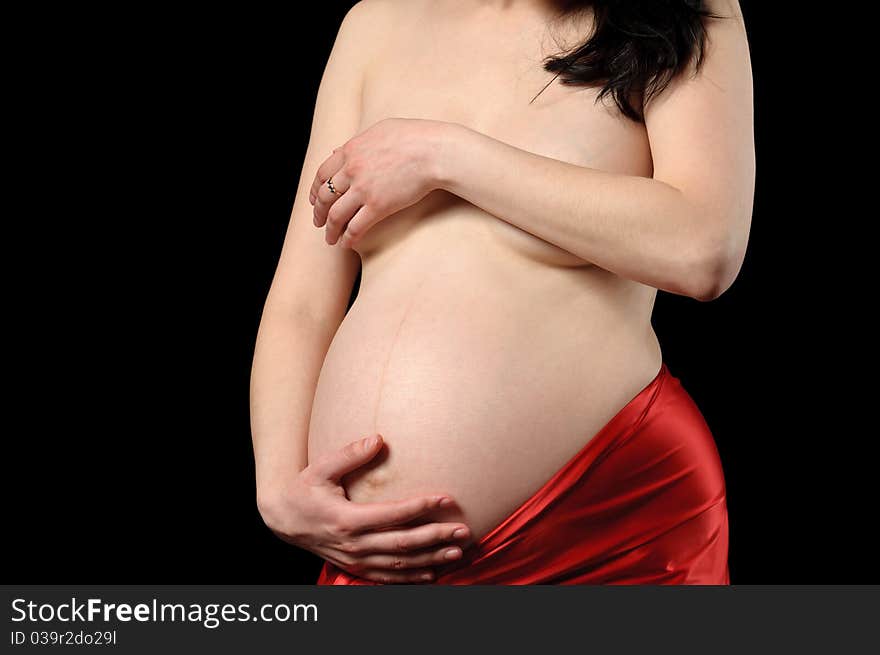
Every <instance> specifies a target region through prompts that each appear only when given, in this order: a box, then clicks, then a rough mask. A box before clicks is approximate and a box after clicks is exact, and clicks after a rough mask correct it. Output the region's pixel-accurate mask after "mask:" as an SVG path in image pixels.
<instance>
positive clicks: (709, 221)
mask: <svg viewBox="0 0 880 655" xmlns="http://www.w3.org/2000/svg"><path fill="white" fill-rule="evenodd" d="M710 8H711V9H712V10H713V11H714V12H715V13H718V14H721V15H724V16H730V17H729V18H724V19H710V20H709V22H708V24H707V32H708V44H707V51H706V57H705V60H704V63H703V68H702V70H701V72H700V73H699V75H698V76H696V77H690V76H688V75H681V76H679V77H678V78H676V80H674V81H673V83H672V84H670V86H669V87H668V88H667V89H666V90H665V91H664V92H663V93H662V94H661V95H659V96H658V97H656V98H655V99H654V100H653V101H652V102H650V103H649V104H648V106H647V107H646V109H645V123H646V127H647V132H648V137H649V139H650V144H651V153H652V156H653V160H654V175H653V179H649V178H644V177H636V176H630V175H620V174H613V173H607V172H603V171H599V170H593V169H589V168H584V167H581V166H576V165H573V164H569V163H566V162H561V161H558V160H556V159H551V158H548V157H543V156H540V155H537V154H534V153H530V152H527V151H525V150H521V149H519V148H516V147H514V146H511V145H509V144H506V143H503V142H501V141H498V140H496V139H493V138H491V137H489V136H486V135H484V134H481V133H479V132H476V131H474V130H471V129H469V128H467V127H464V126H461V125H455V124H445V127H442V128H441V129H440V130H439V132H440V134H439V136H437V137H436V138H437V139H438V141H437V143H438V144H440V149H439V152H440V153H441V154H440V155H439V156H440V160H439V165H438V166H437V167H436V168H435V170H437V171H438V173H437V174H438V175H439V178H440V179H439V180H438V182H437V184H438V186H439V187H440V188H443V189H446V190H448V191H450V192H451V193H454V194H456V195H458V196H460V197H462V198H464V199H465V200H468V201H469V202H471V203H473V204H474V205H477V206H478V207H480V208H482V209H484V210H485V211H487V212H489V213H491V214H493V215H495V216H497V217H499V218H501V219H503V220H505V221H507V222H509V223H511V224H513V225H515V226H517V227H519V228H521V229H523V230H526V231H528V232H530V233H532V234H534V235H535V236H538V237H540V238H542V239H544V240H546V241H549V242H550V243H553V244H555V245H557V246H559V247H560V248H563V249H565V250H568V251H569V252H572V253H574V254H576V255H578V256H579V257H581V258H582V259H584V260H586V261H589V262H592V263H594V264H596V265H598V266H601V267H602V268H605V269H607V270H609V271H611V272H613V273H616V274H618V275H620V276H622V277H625V278H629V279H633V280H637V281H639V282H643V283H644V284H647V285H650V286H652V287H657V288H659V289H664V290H666V291H670V292H672V293H677V294H683V295H687V296H691V297H694V298H698V299H700V300H711V299H713V298H716V297H717V296H719V295H720V294H721V293H723V292H724V291H725V290H726V289H727V288H728V287H729V286H730V285H731V284H732V282H733V280H734V279H735V278H736V276H737V274H738V273H739V269H740V267H741V265H742V261H743V258H744V256H745V249H746V243H747V241H748V233H749V227H750V223H751V214H752V200H753V195H754V179H755V155H754V136H753V121H752V79H751V68H750V63H749V51H748V43H747V40H746V33H745V28H744V25H743V23H742V20H741V17H740V14H739V8H738V5H737V3H736V2H732V3H726V2H715V3H712V6H710ZM435 152H437V151H436V150H435Z"/></svg>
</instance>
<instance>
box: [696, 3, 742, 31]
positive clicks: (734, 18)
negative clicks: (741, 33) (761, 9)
mask: <svg viewBox="0 0 880 655" xmlns="http://www.w3.org/2000/svg"><path fill="white" fill-rule="evenodd" d="M703 7H704V8H705V9H707V10H708V11H709V12H710V13H711V14H714V15H715V16H718V17H720V18H722V19H723V23H726V24H728V25H730V26H735V27H736V28H738V29H741V30H744V29H745V22H744V20H743V13H742V8H741V7H740V5H739V2H738V1H737V0H704V2H703Z"/></svg>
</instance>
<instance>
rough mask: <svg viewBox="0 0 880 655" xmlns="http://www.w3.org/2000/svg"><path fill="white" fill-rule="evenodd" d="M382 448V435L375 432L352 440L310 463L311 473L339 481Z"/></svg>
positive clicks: (332, 480)
mask: <svg viewBox="0 0 880 655" xmlns="http://www.w3.org/2000/svg"><path fill="white" fill-rule="evenodd" d="M381 448H382V435H381V434H374V435H371V436H369V437H366V438H364V439H358V440H356V441H352V442H350V443H348V444H346V445H345V446H343V447H342V448H340V449H339V450H335V451H332V452H330V453H327V454H326V455H324V456H322V457H320V458H318V459H317V460H316V461H315V462H314V463H313V464H309V466H308V469H309V472H310V474H312V475H315V476H317V477H318V478H319V479H321V480H326V481H329V482H337V481H338V480H339V478H341V477H342V476H343V475H345V474H346V473H349V472H350V471H353V470H355V469H356V468H358V467H359V466H363V465H364V464H366V463H367V462H369V461H370V460H371V459H373V457H375V456H376V453H378V452H379V450H381Z"/></svg>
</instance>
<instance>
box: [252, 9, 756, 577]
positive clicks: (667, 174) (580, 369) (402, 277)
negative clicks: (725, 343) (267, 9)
mask: <svg viewBox="0 0 880 655" xmlns="http://www.w3.org/2000/svg"><path fill="white" fill-rule="evenodd" d="M550 5H552V3H542V2H523V3H501V4H499V3H494V2H480V3H470V2H454V1H450V2H433V3H428V2H425V3H422V2H409V3H396V2H388V1H382V0H376V1H370V2H361V3H358V4H357V5H356V6H355V7H354V8H353V9H352V11H351V12H349V15H348V16H346V20H345V21H344V22H343V25H342V27H341V28H340V33H339V35H338V36H337V41H336V44H335V45H334V50H333V53H332V54H331V57H330V59H329V61H328V64H327V69H326V70H325V75H324V79H323V80H322V84H321V88H320V90H319V93H318V99H317V103H316V109H315V118H314V121H313V125H312V136H311V140H310V143H309V149H308V151H307V154H306V160H305V162H304V165H303V173H302V176H301V178H300V185H299V188H298V193H297V196H296V200H295V203H294V208H293V214H292V218H291V227H290V228H289V230H288V235H287V238H286V239H285V244H284V247H283V249H282V254H281V257H280V261H279V266H278V269H277V271H276V276H275V279H274V280H273V284H272V288H271V290H270V293H269V297H268V298H267V303H266V307H265V309H264V314H263V320H262V322H261V326H260V333H259V335H258V340H257V348H256V352H255V358H254V372H253V376H252V395H251V398H252V428H253V435H254V449H255V460H256V465H257V486H258V489H257V496H258V505H259V507H260V510H261V513H262V514H263V517H264V519H265V520H266V522H267V524H269V526H270V528H272V529H273V530H274V531H275V532H276V533H277V534H279V536H281V537H282V538H283V539H285V540H287V541H289V542H290V543H293V544H295V545H298V546H300V547H303V548H306V549H308V550H311V551H312V552H315V553H317V554H319V555H321V556H322V557H325V558H326V559H328V560H330V561H333V562H334V563H335V564H337V566H340V567H341V568H343V569H345V570H348V571H350V572H353V573H355V574H356V575H362V576H363V577H366V578H368V579H372V580H375V581H379V582H414V581H417V580H420V579H421V576H422V575H424V574H425V573H428V572H429V571H430V570H431V567H430V566H426V565H427V564H429V563H431V562H433V563H434V564H437V563H440V562H441V561H443V560H442V558H443V556H444V555H443V553H444V552H445V550H446V549H447V548H448V547H449V546H450V545H452V544H453V541H454V540H453V538H452V531H453V529H454V528H455V527H467V529H468V533H469V535H470V536H469V537H468V536H466V537H464V538H463V539H460V540H459V541H458V542H457V543H458V546H456V547H455V548H454V549H453V550H454V552H455V553H456V555H457V556H460V550H461V548H462V547H467V545H468V544H469V543H470V542H471V541H472V540H476V539H479V538H480V537H481V536H483V535H485V534H486V533H487V532H488V531H489V530H490V529H491V528H492V527H493V526H495V525H497V524H498V522H499V521H500V520H501V519H502V518H503V517H504V516H506V515H507V514H508V513H509V512H510V511H511V510H512V509H514V508H515V507H516V505H517V504H518V503H519V502H521V501H522V500H524V499H525V498H527V497H528V496H529V495H530V494H531V493H532V492H534V491H535V489H536V488H537V487H538V486H539V485H540V483H541V482H543V481H544V480H546V479H547V478H548V477H549V476H550V475H551V474H552V473H553V472H555V471H556V470H557V469H558V468H559V466H560V465H561V464H562V463H563V462H565V461H566V460H567V459H568V458H569V457H570V456H571V455H572V454H573V453H574V452H575V451H576V450H577V449H578V448H579V447H580V446H581V445H583V442H584V438H585V435H587V436H588V435H590V434H594V433H595V432H596V431H597V430H598V429H599V428H600V427H601V426H602V425H603V424H604V423H605V422H606V421H607V420H608V419H610V418H611V416H613V414H614V413H615V411H616V410H617V409H618V408H620V407H621V406H622V405H623V404H624V403H625V402H626V401H627V400H629V399H630V398H631V397H632V396H633V395H635V393H636V392H637V391H638V390H640V389H641V388H642V387H643V386H644V385H645V384H646V383H647V382H648V381H650V379H651V378H652V377H653V375H654V373H655V372H656V367H657V365H658V363H659V361H660V353H659V347H658V345H657V343H656V338H655V336H654V335H653V332H652V330H651V329H650V310H651V307H652V304H653V293H654V290H655V289H664V290H666V291H669V292H671V293H678V294H682V295H687V296H689V297H692V298H695V299H698V300H710V299H713V298H716V297H718V296H719V295H720V294H721V293H723V292H724V290H725V289H727V288H728V287H729V286H730V284H731V283H732V282H733V280H734V279H735V277H736V275H737V273H738V271H739V268H740V266H741V264H742V259H743V256H744V252H745V246H746V242H747V239H748V230H749V224H750V219H751V199H752V195H753V188H754V150H753V136H752V127H751V125H752V114H751V74H750V69H749V65H748V49H747V43H746V40H745V33H744V29H743V26H742V23H741V21H740V20H739V19H738V18H733V19H729V20H727V21H712V22H711V23H710V26H709V35H710V49H709V52H708V54H707V58H706V61H705V64H704V68H703V71H702V73H701V74H700V75H699V76H697V77H695V78H691V77H689V76H682V77H681V78H679V79H677V80H676V81H675V82H674V83H673V85H672V86H671V87H670V88H669V89H667V91H665V92H664V94H663V95H661V96H660V97H658V98H657V99H655V100H654V101H653V102H652V103H650V104H649V105H648V107H647V108H646V110H645V115H646V121H645V125H636V124H632V123H629V122H627V120H626V119H625V118H622V117H619V116H615V115H613V112H609V111H606V110H603V109H602V107H601V106H595V105H594V103H592V101H591V97H590V96H589V93H585V92H580V93H578V94H575V93H574V92H573V91H568V90H565V89H561V88H560V87H559V86H558V85H557V86H553V87H550V88H548V90H547V91H545V93H544V94H543V97H542V98H540V99H539V101H536V103H535V107H534V108H530V109H524V108H523V107H524V106H525V105H526V104H527V103H528V99H529V98H531V97H532V96H533V95H534V90H533V88H534V87H537V88H540V87H541V86H543V82H546V79H547V76H546V75H544V76H542V72H541V71H540V68H538V69H537V70H535V67H534V66H533V65H532V64H533V62H534V61H536V60H537V56H536V53H535V52H534V51H529V50H528V49H529V48H532V47H533V44H534V43H536V42H537V38H536V37H537V35H538V31H537V27H536V26H542V25H543V24H544V23H545V22H546V19H547V11H548V7H549V6H550ZM710 8H711V9H713V10H715V11H716V12H717V13H721V14H725V15H731V16H738V15H739V10H738V6H737V5H736V4H735V3H729V4H726V3H712V4H711V5H710ZM426 16H430V17H431V18H432V19H435V20H431V21H427V20H426ZM428 24H430V25H432V29H434V30H435V32H434V33H430V32H429V33H422V32H420V31H419V30H420V29H422V27H420V26H424V25H428ZM434 34H436V35H437V38H436V40H432V37H433V36H434ZM487 34H488V35H492V36H494V37H495V40H492V39H490V38H489V37H487V36H485V35H487ZM582 34H583V30H582V28H581V27H578V26H575V27H573V29H572V35H573V36H574V37H577V36H578V35H581V36H582ZM400 35H404V36H400ZM520 35H524V36H520ZM459 36H460V38H461V42H456V41H455V39H456V38H459ZM533 37H534V38H533ZM408 38H409V39H411V40H407V39H408ZM520 38H521V39H522V41H517V39H520ZM481 39H485V40H486V43H483V42H482V41H481ZM370 44H372V45H370ZM377 44H379V45H377ZM432 47H434V48H435V50H432ZM443 48H446V49H445V50H444V49H443ZM467 48H473V49H474V51H473V52H470V51H466V49H467ZM504 48H509V50H508V51H505V50H504ZM365 49H366V51H365ZM458 53H461V54H460V55H458ZM522 53H528V55H529V56H530V59H529V60H528V61H526V62H525V63H523V61H521V60H519V59H517V57H519V56H520V55H521V54H522ZM418 57H422V58H423V59H422V60H418ZM400 60H402V61H404V62H407V63H408V64H407V68H406V69H402V70H401V71H398V70H397V69H396V68H395V62H397V61H400ZM438 60H442V61H444V63H445V65H446V66H447V67H448V70H449V71H450V75H449V78H444V77H442V74H443V71H436V72H434V71H432V73H433V74H434V75H435V77H434V78H430V79H429V80H428V79H426V81H425V82H424V83H423V84H419V83H417V82H412V81H404V82H401V79H403V77H404V75H403V74H402V73H405V72H406V71H408V70H431V69H430V68H429V67H430V65H431V63H432V62H436V61H438ZM515 64H522V65H520V66H519V67H515ZM420 65H423V66H421V67H420ZM523 70H526V71H528V73H527V74H523V73H522V71H523ZM471 79H474V80H481V81H482V80H499V85H500V86H499V88H498V89H495V88H483V87H481V86H475V87H467V84H468V83H469V81H470V80H471ZM511 80H515V81H516V84H513V85H512V84H511V83H510V81H511ZM520 82H522V86H523V87H524V89H523V90H522V91H520V90H519V89H518V87H517V84H519V83H520ZM444 85H448V86H444ZM464 87H467V88H464ZM525 91H531V92H529V93H525ZM504 94H509V95H504ZM484 96H485V97H484ZM450 99H451V100H450ZM458 99H463V102H461V103H457V102H456V101H457V100H458ZM464 100H466V101H467V102H464ZM506 107H510V108H511V109H509V110H507V109H505V108H506ZM502 111H506V113H505V114H503V118H502V113H501V112H502ZM533 125H537V126H538V127H537V128H533V127H532V126H533ZM331 176H332V179H333V183H334V186H335V188H336V190H337V192H338V193H336V194H333V193H331V192H330V191H329V189H328V187H327V185H326V180H327V179H328V178H330V177H331ZM310 205H311V206H310ZM307 217H308V219H307ZM309 219H310V220H309ZM423 226H424V229H423ZM444 253H453V256H450V257H448V258H446V257H444ZM361 266H362V271H363V279H362V282H361V290H360V293H359V295H358V299H357V301H356V303H355V306H353V307H352V309H351V311H350V312H348V314H346V311H345V309H346V304H347V300H348V297H349V295H350V292H351V289H352V285H353V279H354V276H355V274H356V272H357V270H358V268H359V267H361ZM502 281H503V282H502ZM502 284H503V285H508V286H509V287H510V288H512V289H516V290H517V293H516V294H507V295H502V296H499V294H498V289H499V288H500V286H501V285H502ZM464 291H467V293H464ZM446 308H448V309H446ZM450 316H453V317H454V318H453V319H450ZM343 319H344V321H343ZM451 320H452V321H453V322H450V321H451ZM439 321H445V323H444V325H445V328H444V331H443V332H441V333H440V334H443V335H445V338H446V341H444V340H437V338H436V335H437V334H438V333H437V331H436V326H437V325H439V324H441V323H439ZM484 337H485V338H484ZM450 344H454V345H455V347H456V348H457V350H451V349H450ZM512 352H514V353H516V355H515V356H514V357H513V358H512V357H511V353H512ZM426 358H427V359H426ZM575 358H577V360H576V361H583V362H589V366H588V367H584V366H583V365H580V366H575V367H572V366H571V362H572V361H575ZM461 362H464V363H465V364H466V366H465V367H464V368H462V367H461V366H460V363H461ZM542 371H555V372H556V373H555V374H554V375H552V376H549V377H547V374H546V373H542ZM377 372H378V374H377ZM501 373H504V375H503V376H502V377H499V375H501ZM542 375H543V376H544V377H542ZM524 378H528V379H531V380H532V381H533V382H534V385H535V388H537V389H541V390H542V395H541V398H542V401H541V402H542V404H541V405H540V406H538V405H536V400H535V394H534V392H533V391H532V392H529V387H528V385H522V384H519V383H517V382H516V381H517V380H521V379H524ZM510 380H513V381H514V382H510ZM453 388H457V389H458V391H457V392H455V393H452V391H451V390H452V389H453ZM413 389H418V390H423V391H422V393H423V401H422V402H420V404H419V405H418V411H417V412H412V409H411V408H412V405H411V400H412V390H413ZM523 390H525V391H523ZM432 393H433V395H434V397H435V398H436V401H430V402H429V399H430V398H431V394H432ZM487 394H488V395H487ZM519 394H522V395H519ZM499 399H501V400H503V401H504V403H505V404H504V405H503V409H502V407H501V406H499V407H498V410H497V411H496V412H495V413H493V412H489V411H487V410H486V407H487V406H489V407H495V406H496V405H497V403H498V402H500V401H499ZM450 408H453V411H450ZM465 419H467V420H469V421H470V422H469V423H464V422H463V421H465ZM372 433H382V435H383V436H384V438H385V439H384V446H383V447H382V448H381V449H380V448H376V450H375V451H368V450H365V449H364V447H363V446H360V447H359V446H357V445H351V444H350V443H349V442H350V440H351V439H352V438H353V437H355V436H358V434H360V435H366V434H372ZM477 435H479V439H475V438H474V437H476V436H477ZM346 444H349V445H347V446H346ZM345 448H347V449H348V450H345ZM501 452H504V453H505V454H506V455H505V459H504V460H503V462H504V465H503V466H502V465H499V460H498V453H501ZM328 462H329V463H328ZM333 462H336V464H333ZM342 462H348V463H346V464H342ZM487 471H489V472H491V475H486V472H487ZM443 495H446V496H451V497H453V502H452V504H451V506H447V507H445V508H442V507H440V506H439V503H438V500H437V498H438V497H439V496H443ZM400 498H404V499H405V500H403V501H400V500H399V499H400ZM401 503H408V504H407V505H405V507H406V509H404V505H403V504H401ZM361 505H365V506H367V509H368V510H370V511H372V512H373V514H372V515H370V516H368V515H367V513H366V512H361V509H363V508H362V507H360V506H361ZM379 515H380V516H381V518H380V517H379ZM414 524H416V525H414ZM419 530H421V531H422V532H419ZM428 534H430V540H427V541H426V539H428V537H427V536H426V535H428Z"/></svg>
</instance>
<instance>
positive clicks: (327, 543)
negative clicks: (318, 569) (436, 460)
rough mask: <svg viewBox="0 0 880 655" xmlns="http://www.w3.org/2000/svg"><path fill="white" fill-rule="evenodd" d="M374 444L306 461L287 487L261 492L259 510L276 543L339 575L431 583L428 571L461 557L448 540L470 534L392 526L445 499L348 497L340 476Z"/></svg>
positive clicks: (456, 528)
mask: <svg viewBox="0 0 880 655" xmlns="http://www.w3.org/2000/svg"><path fill="white" fill-rule="evenodd" d="M371 439H372V441H371ZM381 445H382V438H381V436H380V435H374V436H373V437H368V438H367V439H359V440H357V441H353V442H351V443H349V444H348V445H346V446H345V447H343V448H341V449H340V450H338V451H336V452H333V453H329V454H328V455H326V456H324V457H322V458H320V459H319V460H317V461H315V462H314V463H312V464H309V466H307V467H306V468H305V469H303V470H302V471H301V472H300V473H299V474H298V475H297V476H296V477H294V479H293V480H291V481H290V483H289V484H288V485H287V487H286V488H283V489H278V490H275V491H273V492H271V493H269V494H268V497H267V495H266V494H263V495H262V496H261V497H260V498H259V499H258V504H259V506H260V513H261V514H262V516H263V519H264V521H265V522H266V525H267V526H269V528H270V529H271V530H272V531H273V532H274V533H275V534H277V535H278V536H279V537H280V538H281V539H283V540H284V541H286V542H288V543H291V544H293V545H295V546H298V547H300V548H303V549H305V550H308V551H310V552H313V553H315V554H316V555H319V556H320V557H322V558H324V559H325V560H328V561H330V562H332V563H333V564H335V565H336V566H338V567H339V568H340V569H343V570H344V571H347V572H349V573H352V574H354V575H357V576H360V577H362V578H366V579H368V580H372V581H374V582H382V583H386V584H387V583H394V582H403V583H406V582H428V581H430V580H433V579H434V572H433V571H432V570H431V567H432V566H435V565H439V564H448V563H449V562H450V561H453V560H456V559H458V558H460V557H461V555H462V549H461V547H460V546H457V545H456V544H455V543H449V542H454V541H456V540H457V541H462V540H463V539H466V538H467V536H468V534H469V530H468V528H467V526H466V525H464V524H462V523H426V524H423V525H419V526H417V527H399V528H395V527H394V526H402V525H403V524H405V523H408V522H409V521H412V520H413V519H416V518H418V517H420V516H422V515H423V514H425V513H427V512H429V511H431V510H434V509H437V508H440V507H447V506H450V505H452V503H453V501H452V499H451V498H449V497H448V496H445V495H430V496H419V497H414V498H410V499H407V500H401V501H395V502H386V503H354V502H351V501H350V500H348V498H346V496H345V490H344V489H343V487H342V486H341V485H340V484H339V479H340V478H341V477H342V476H343V475H345V474H346V473H348V472H350V471H353V470H354V469H356V468H358V467H359V466H363V465H364V464H366V463H367V462H368V461H370V460H371V459H372V458H373V457H374V456H375V455H376V453H378V452H379V450H380V449H381ZM389 528H390V529H389Z"/></svg>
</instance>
